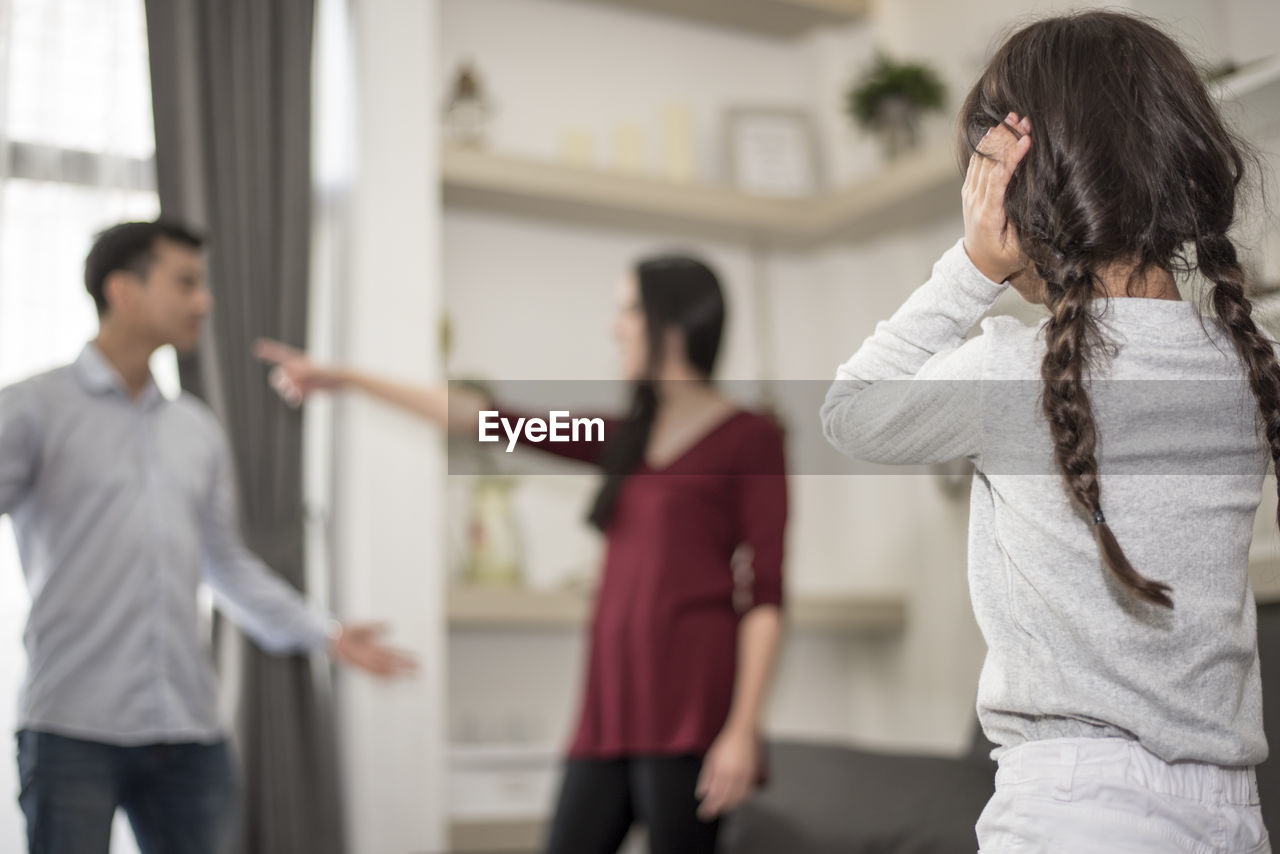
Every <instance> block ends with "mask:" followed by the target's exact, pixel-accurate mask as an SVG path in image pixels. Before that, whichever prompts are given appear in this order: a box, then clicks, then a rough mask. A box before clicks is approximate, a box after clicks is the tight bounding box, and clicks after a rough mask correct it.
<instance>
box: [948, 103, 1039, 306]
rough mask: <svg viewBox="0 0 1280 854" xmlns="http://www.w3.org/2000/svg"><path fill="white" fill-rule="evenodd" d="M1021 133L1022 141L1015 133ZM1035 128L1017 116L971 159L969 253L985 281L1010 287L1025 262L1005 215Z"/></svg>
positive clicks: (966, 195) (964, 193) (964, 195)
mask: <svg viewBox="0 0 1280 854" xmlns="http://www.w3.org/2000/svg"><path fill="white" fill-rule="evenodd" d="M1014 127H1016V128H1017V129H1018V131H1019V132H1020V133H1021V134H1022V136H1018V135H1017V134H1016V133H1014V131H1013V130H1012V128H1014ZM1030 134H1031V124H1030V123H1029V122H1028V121H1027V119H1026V118H1020V117H1019V116H1018V114H1017V113H1010V114H1009V115H1007V116H1005V120H1004V123H1002V124H998V125H996V126H995V127H993V128H991V129H990V130H989V131H987V135H986V136H984V137H983V138H982V142H980V143H979V144H978V151H980V152H981V153H982V154H985V155H988V156H986V157H983V156H981V155H979V154H974V155H972V156H971V157H970V158H969V170H968V172H966V173H965V176H964V188H963V189H962V190H961V191H960V197H961V199H962V200H963V202H964V250H965V252H967V253H968V254H969V260H970V261H972V262H973V265H974V266H975V267H977V268H978V271H979V272H980V273H982V275H984V276H986V277H987V278H988V279H990V280H991V281H993V282H1004V281H1007V280H1008V279H1009V278H1010V277H1011V276H1013V275H1015V274H1016V273H1018V272H1019V271H1021V270H1022V269H1023V267H1024V266H1025V261H1024V259H1023V256H1022V250H1021V248H1020V247H1019V246H1018V235H1017V233H1016V232H1015V231H1014V230H1013V229H1012V228H1011V227H1010V226H1009V220H1008V219H1007V218H1006V217H1005V215H1004V191H1005V188H1007V187H1008V186H1009V179H1010V178H1011V177H1013V172H1014V170H1015V169H1017V168H1018V164H1019V163H1020V162H1021V161H1022V158H1023V157H1025V156H1026V153H1027V151H1028V150H1030V148H1031V135H1030Z"/></svg>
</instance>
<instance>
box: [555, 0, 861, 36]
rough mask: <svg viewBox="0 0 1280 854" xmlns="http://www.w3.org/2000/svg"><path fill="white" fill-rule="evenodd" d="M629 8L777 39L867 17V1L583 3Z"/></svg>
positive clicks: (647, 0) (587, 0) (649, 0)
mask: <svg viewBox="0 0 1280 854" xmlns="http://www.w3.org/2000/svg"><path fill="white" fill-rule="evenodd" d="M579 2H583V3H591V4H593V5H609V6H625V7H629V8H633V9H637V10H640V11H644V12H655V13H658V14H662V15H670V16H673V17H679V18H684V19H687V20H690V21H697V22H699V23H705V24H715V25H716V26H721V27H726V28H729V29H736V30H743V31H745V32H749V33H755V34H757V35H764V36H773V37H775V38H794V37H796V36H801V35H804V34H805V33H807V32H809V31H810V30H812V29H813V28H814V27H819V26H824V25H828V24H846V23H849V22H851V21H856V20H858V19H860V18H863V17H865V16H866V14H867V6H868V2H867V0H579Z"/></svg>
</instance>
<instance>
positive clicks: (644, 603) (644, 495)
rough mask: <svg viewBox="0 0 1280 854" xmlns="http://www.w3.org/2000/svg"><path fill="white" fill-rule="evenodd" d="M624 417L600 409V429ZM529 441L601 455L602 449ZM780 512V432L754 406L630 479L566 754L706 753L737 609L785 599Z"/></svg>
mask: <svg viewBox="0 0 1280 854" xmlns="http://www.w3.org/2000/svg"><path fill="white" fill-rule="evenodd" d="M501 414H502V416H503V417H508V418H514V417H519V415H520V414H519V413H513V412H506V411H503V412H502V413H501ZM617 426H618V425H617V422H609V421H606V424H605V435H606V438H607V437H608V436H609V435H610V434H611V432H612V430H613V429H616V427H617ZM527 446H528V447H531V448H538V449H539V450H543V451H548V452H551V453H555V454H557V455H560V456H565V457H569V458H571V459H576V460H580V461H582V462H588V463H593V464H599V462H600V453H601V451H602V449H603V445H602V444H599V443H589V442H576V443H575V442H566V443H557V444H553V443H550V442H543V443H538V444H527ZM786 517H787V486H786V477H785V467H784V462H783V452H782V432H781V430H779V428H778V426H777V424H776V423H775V422H774V421H773V420H772V419H770V418H768V417H766V416H763V415H757V414H755V413H751V412H746V411H738V412H735V413H734V414H732V415H730V416H729V417H728V418H727V419H726V420H724V421H723V422H721V423H720V424H719V425H718V426H717V427H715V428H714V429H712V430H711V431H710V432H709V433H707V434H706V435H704V436H703V437H702V438H701V439H700V440H698V441H697V442H696V443H695V444H694V445H693V446H691V447H690V448H689V449H687V450H686V451H685V452H684V453H683V454H681V455H680V456H679V457H678V458H676V459H675V460H673V461H672V462H671V463H669V464H668V465H666V466H664V467H662V468H657V469H654V468H650V467H649V466H648V464H647V463H641V464H640V465H639V466H638V467H637V468H636V469H635V471H634V472H633V473H632V474H631V475H629V476H628V477H627V478H626V479H625V480H624V481H623V483H622V486H621V489H620V490H619V492H618V495H617V502H616V504H615V505H614V511H613V515H612V518H611V520H610V522H609V526H608V530H607V531H606V540H607V543H606V552H605V559H604V572H603V577H602V578H601V581H600V586H599V591H598V593H597V594H596V602H595V613H594V617H593V619H592V622H591V649H590V653H589V657H588V664H587V678H586V689H585V692H584V695H583V699H582V709H581V713H580V715H579V719H578V727H577V731H576V734H575V735H574V737H573V741H572V743H571V745H570V748H569V755H570V756H571V757H575V758H605V757H616V756H628V755H641V754H658V755H675V754H698V755H701V754H703V753H705V752H706V751H707V749H708V748H709V747H710V746H711V743H712V742H713V741H714V740H715V738H716V736H717V735H718V734H719V733H720V730H721V728H722V727H723V726H724V723H725V720H726V719H727V718H728V715H729V706H730V703H731V701H732V699H733V684H734V675H735V673H736V671H737V663H738V662H737V659H738V621H739V620H740V619H741V617H742V615H743V614H744V613H745V612H746V611H747V610H749V609H750V608H753V607H756V606H759V605H781V603H782V548H783V543H782V540H783V530H784V528H785V525H786ZM739 547H746V548H744V549H743V551H742V552H740V553H739V556H738V558H737V559H736V560H734V559H733V558H734V553H735V552H736V551H738V549H739ZM735 566H736V567H738V568H739V571H738V573H737V574H738V575H739V579H738V581H737V583H736V584H735V571H734V569H735ZM744 567H745V568H746V571H743V568H744ZM735 592H736V596H735ZM735 599H736V604H735Z"/></svg>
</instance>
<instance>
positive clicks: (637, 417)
mask: <svg viewBox="0 0 1280 854" xmlns="http://www.w3.org/2000/svg"><path fill="white" fill-rule="evenodd" d="M635 275H636V282H637V284H638V285H639V292H640V307H641V309H642V310H643V312H644V321H645V338H646V343H647V345H648V346H647V348H646V349H647V351H648V364H647V365H646V369H645V373H644V376H642V377H641V378H640V379H639V380H637V381H636V382H635V385H634V388H633V390H632V394H631V408H630V411H629V412H628V414H627V417H626V419H625V420H624V421H623V423H622V424H621V425H620V426H619V427H618V428H617V430H616V431H615V433H614V435H613V436H611V437H610V439H609V443H608V444H607V445H606V446H605V448H604V452H603V453H604V482H603V483H601V485H600V490H599V492H597V493H596V498H595V502H594V503H593V504H592V507H591V513H590V515H589V516H588V518H589V519H590V521H591V524H593V525H595V526H596V527H597V528H599V529H600V530H601V531H603V530H605V529H606V528H607V527H608V525H609V520H610V519H611V518H612V517H613V508H614V504H615V503H616V501H617V498H618V490H619V489H620V488H621V487H622V481H623V480H624V479H625V478H626V477H627V475H629V474H630V473H631V472H632V470H634V469H635V467H636V466H637V465H639V464H640V462H641V461H642V460H643V459H644V452H645V447H646V446H647V445H648V444H649V433H650V431H651V430H652V428H653V419H654V416H655V415H656V414H657V412H658V396H657V390H656V389H655V387H654V380H655V378H656V375H657V371H658V369H659V368H660V367H661V362H662V358H663V354H664V353H665V352H666V346H667V333H668V332H669V331H670V330H672V329H675V330H678V331H680V332H681V333H683V336H684V347H685V356H686V357H687V358H688V360H689V363H690V364H691V365H692V366H693V367H694V368H695V369H696V370H697V371H698V372H699V373H700V374H702V375H703V376H704V377H706V378H707V379H708V380H709V379H710V377H711V372H712V370H713V369H714V368H715V364H716V356H717V355H718V354H719V352H720V335H721V333H722V332H723V330H724V315H725V304H724V294H723V292H722V291H721V289H720V280H719V279H717V278H716V274H715V273H713V272H712V271H711V268H710V267H708V266H707V265H706V264H704V263H702V262H701V261H699V260H697V259H695V258H690V257H687V256H682V255H662V256H657V257H653V258H646V259H644V260H642V261H640V262H639V263H638V264H636V267H635Z"/></svg>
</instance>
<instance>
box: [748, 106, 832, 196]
mask: <svg viewBox="0 0 1280 854" xmlns="http://www.w3.org/2000/svg"><path fill="white" fill-rule="evenodd" d="M724 128H725V153H726V158H725V162H726V163H727V164H728V168H729V175H728V176H727V177H728V182H729V184H730V185H732V186H733V187H734V188H735V189H737V190H739V191H740V192H743V193H748V194H750V195H753V196H771V197H778V198H797V197H807V196H813V195H816V194H817V193H819V192H820V191H821V189H822V186H823V176H822V168H821V161H820V158H819V149H818V135H817V128H816V124H815V122H814V120H813V116H812V115H811V114H810V113H809V112H808V111H807V110H804V109H801V108H796V107H767V106H759V107H753V106H739V107H733V108H731V109H729V110H727V111H726V112H725V119H724Z"/></svg>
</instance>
